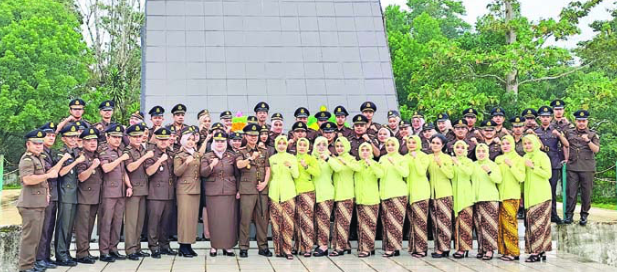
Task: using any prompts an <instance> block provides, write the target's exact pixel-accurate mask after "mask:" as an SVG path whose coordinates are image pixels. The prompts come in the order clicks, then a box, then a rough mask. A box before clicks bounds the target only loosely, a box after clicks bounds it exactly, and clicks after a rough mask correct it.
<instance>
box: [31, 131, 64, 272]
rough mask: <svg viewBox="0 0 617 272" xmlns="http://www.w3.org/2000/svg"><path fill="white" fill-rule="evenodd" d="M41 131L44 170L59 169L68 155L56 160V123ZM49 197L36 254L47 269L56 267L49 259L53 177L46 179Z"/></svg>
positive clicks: (54, 195)
mask: <svg viewBox="0 0 617 272" xmlns="http://www.w3.org/2000/svg"><path fill="white" fill-rule="evenodd" d="M40 129H41V130H42V131H43V132H45V133H47V135H45V138H44V140H43V152H42V153H41V156H40V157H41V159H43V162H44V163H45V170H46V171H49V170H50V169H54V170H55V171H56V172H59V171H60V167H62V165H63V164H64V162H65V161H66V160H68V159H69V157H70V155H69V154H65V155H64V156H63V157H62V159H61V160H60V161H57V159H58V158H57V156H56V150H53V149H52V146H53V145H54V143H55V142H56V124H55V123H53V122H49V123H47V124H45V125H43V126H42V127H41V128H40ZM47 184H48V185H49V186H48V187H49V192H50V199H49V205H48V206H47V208H45V221H44V223H43V234H42V236H41V241H40V242H39V251H38V253H37V254H36V262H37V266H40V267H46V268H48V269H53V268H56V265H55V264H54V262H52V261H51V254H50V253H51V238H52V237H53V234H54V229H55V228H56V213H57V211H58V184H57V180H56V179H55V178H53V179H48V180H47Z"/></svg>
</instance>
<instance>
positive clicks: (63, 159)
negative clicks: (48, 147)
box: [60, 153, 73, 161]
mask: <svg viewBox="0 0 617 272" xmlns="http://www.w3.org/2000/svg"><path fill="white" fill-rule="evenodd" d="M72 157H73V156H71V154H69V153H64V155H62V158H61V159H60V160H61V161H66V160H68V159H70V158H72Z"/></svg>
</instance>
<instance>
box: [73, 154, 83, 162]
mask: <svg viewBox="0 0 617 272" xmlns="http://www.w3.org/2000/svg"><path fill="white" fill-rule="evenodd" d="M85 160H86V157H84V154H81V155H79V157H77V159H76V160H75V162H76V163H82V162H84V161H85Z"/></svg>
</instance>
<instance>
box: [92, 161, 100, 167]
mask: <svg viewBox="0 0 617 272" xmlns="http://www.w3.org/2000/svg"><path fill="white" fill-rule="evenodd" d="M99 165H101V161H100V160H99V159H94V160H92V167H94V168H97V167H99Z"/></svg>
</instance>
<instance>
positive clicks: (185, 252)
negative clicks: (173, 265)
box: [178, 244, 193, 258]
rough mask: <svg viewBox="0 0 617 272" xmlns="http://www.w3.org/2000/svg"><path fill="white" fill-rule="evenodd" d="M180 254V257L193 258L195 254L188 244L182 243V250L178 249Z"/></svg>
mask: <svg viewBox="0 0 617 272" xmlns="http://www.w3.org/2000/svg"><path fill="white" fill-rule="evenodd" d="M178 255H180V257H185V258H193V254H192V253H191V252H190V251H189V250H188V247H187V246H186V244H180V250H178Z"/></svg>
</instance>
